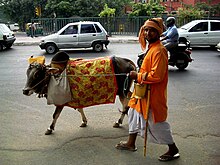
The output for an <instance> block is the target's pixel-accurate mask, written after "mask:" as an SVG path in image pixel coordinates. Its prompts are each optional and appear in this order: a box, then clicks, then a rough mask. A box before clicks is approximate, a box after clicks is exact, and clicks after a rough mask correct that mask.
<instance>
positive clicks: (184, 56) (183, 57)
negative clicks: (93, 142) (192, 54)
mask: <svg viewBox="0 0 220 165" xmlns="http://www.w3.org/2000/svg"><path fill="white" fill-rule="evenodd" d="M178 56H179V57H180V59H178V60H184V62H183V63H178V60H177V62H176V67H177V68H178V69H179V70H184V69H185V68H186V67H187V66H188V65H189V62H188V61H187V57H188V56H187V54H185V53H180V54H178Z"/></svg>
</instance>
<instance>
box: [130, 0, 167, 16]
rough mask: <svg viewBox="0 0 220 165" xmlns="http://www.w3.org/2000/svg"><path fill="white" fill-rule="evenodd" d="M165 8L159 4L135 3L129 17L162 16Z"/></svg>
mask: <svg viewBox="0 0 220 165" xmlns="http://www.w3.org/2000/svg"><path fill="white" fill-rule="evenodd" d="M164 11H165V7H164V6H162V5H161V4H159V3H157V2H149V3H134V4H133V5H132V12H131V13H130V14H129V16H161V15H162V13H163V12H164Z"/></svg>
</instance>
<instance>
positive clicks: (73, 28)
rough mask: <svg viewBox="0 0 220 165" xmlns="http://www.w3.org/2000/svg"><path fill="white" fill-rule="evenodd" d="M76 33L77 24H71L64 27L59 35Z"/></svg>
mask: <svg viewBox="0 0 220 165" xmlns="http://www.w3.org/2000/svg"><path fill="white" fill-rule="evenodd" d="M77 33H78V26H77V25H71V26H69V27H68V28H66V29H65V30H64V31H63V32H62V33H61V35H68V34H77Z"/></svg>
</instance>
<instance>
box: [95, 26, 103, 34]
mask: <svg viewBox="0 0 220 165" xmlns="http://www.w3.org/2000/svg"><path fill="white" fill-rule="evenodd" d="M95 28H96V31H97V33H101V32H102V30H101V29H100V27H99V26H98V25H97V24H95Z"/></svg>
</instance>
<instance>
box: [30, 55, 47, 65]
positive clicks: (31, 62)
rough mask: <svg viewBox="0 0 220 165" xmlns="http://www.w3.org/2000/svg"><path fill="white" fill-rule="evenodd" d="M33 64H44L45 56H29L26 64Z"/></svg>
mask: <svg viewBox="0 0 220 165" xmlns="http://www.w3.org/2000/svg"><path fill="white" fill-rule="evenodd" d="M35 62H36V63H39V64H42V65H44V63H45V56H38V57H35V58H34V57H33V56H31V57H30V58H29V59H28V63H29V64H33V63H35Z"/></svg>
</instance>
